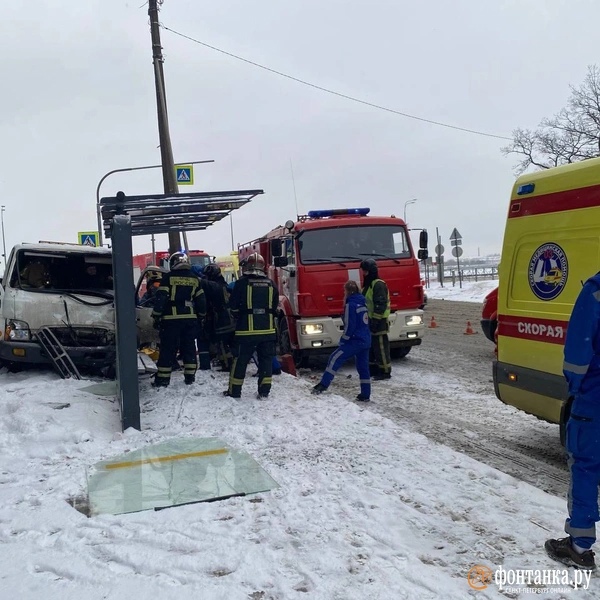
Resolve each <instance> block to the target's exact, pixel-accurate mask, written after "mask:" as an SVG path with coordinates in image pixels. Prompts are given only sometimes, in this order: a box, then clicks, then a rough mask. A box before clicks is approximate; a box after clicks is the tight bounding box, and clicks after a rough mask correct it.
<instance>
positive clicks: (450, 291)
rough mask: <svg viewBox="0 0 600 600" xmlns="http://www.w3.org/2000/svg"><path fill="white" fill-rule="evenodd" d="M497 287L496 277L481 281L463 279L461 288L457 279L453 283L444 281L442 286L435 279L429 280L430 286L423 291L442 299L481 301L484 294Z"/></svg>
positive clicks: (428, 295)
mask: <svg viewBox="0 0 600 600" xmlns="http://www.w3.org/2000/svg"><path fill="white" fill-rule="evenodd" d="M497 287H498V280H497V279H486V280H483V281H472V280H468V281H463V283H462V288H461V287H460V284H459V282H458V280H457V281H456V283H455V285H454V286H453V285H452V282H450V281H446V282H445V283H444V287H442V286H441V285H440V284H439V283H438V282H437V281H432V282H431V287H429V288H427V289H426V290H425V291H426V293H427V297H428V298H443V299H444V300H461V301H463V302H482V301H483V299H484V297H485V295H486V294H487V293H489V292H491V291H492V290H493V289H495V288H497Z"/></svg>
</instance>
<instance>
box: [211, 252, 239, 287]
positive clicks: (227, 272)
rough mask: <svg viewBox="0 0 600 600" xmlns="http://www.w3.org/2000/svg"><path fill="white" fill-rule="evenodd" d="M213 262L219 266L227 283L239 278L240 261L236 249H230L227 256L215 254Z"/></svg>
mask: <svg viewBox="0 0 600 600" xmlns="http://www.w3.org/2000/svg"><path fill="white" fill-rule="evenodd" d="M215 262H216V263H217V264H218V265H219V267H221V275H223V277H224V279H225V281H226V282H227V283H231V282H232V281H236V280H237V279H238V278H239V276H240V274H239V271H240V261H239V259H238V253H237V250H236V251H232V252H231V253H229V254H228V255H227V256H217V257H216V258H215Z"/></svg>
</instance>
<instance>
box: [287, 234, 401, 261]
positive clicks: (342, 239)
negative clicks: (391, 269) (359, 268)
mask: <svg viewBox="0 0 600 600" xmlns="http://www.w3.org/2000/svg"><path fill="white" fill-rule="evenodd" d="M298 249H299V251H300V261H301V262H302V263H303V264H316V263H339V262H343V261H350V260H356V261H361V260H364V259H365V258H374V259H375V260H378V259H386V258H389V259H399V258H410V257H411V256H412V254H411V251H410V246H409V243H408V239H407V234H406V229H405V228H404V227H401V226H399V225H356V226H353V227H335V228H333V227H332V228H329V229H309V230H306V231H304V232H303V233H302V234H301V235H300V237H299V239H298Z"/></svg>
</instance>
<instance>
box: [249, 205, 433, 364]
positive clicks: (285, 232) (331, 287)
mask: <svg viewBox="0 0 600 600" xmlns="http://www.w3.org/2000/svg"><path fill="white" fill-rule="evenodd" d="M369 212H370V209H368V208H350V209H331V210H314V211H310V212H309V213H308V214H307V215H305V216H300V217H298V219H297V221H291V220H290V221H287V222H286V224H285V226H279V227H276V228H275V229H273V230H272V231H270V232H269V233H267V234H266V235H265V236H263V237H261V238H259V239H257V240H254V241H252V242H248V243H246V244H243V245H240V246H239V249H238V250H239V259H240V262H242V261H243V260H244V258H245V257H247V256H248V255H250V254H252V253H253V252H258V253H260V254H261V255H262V256H263V257H264V259H265V261H266V263H267V265H268V275H269V277H270V278H271V279H272V280H273V281H274V282H275V285H276V286H277V288H278V290H279V297H280V302H279V310H278V315H277V320H278V343H279V350H280V352H281V353H282V354H286V353H290V354H292V356H294V359H295V361H296V362H297V363H298V362H300V361H302V359H304V358H308V357H309V356H310V355H311V354H316V353H320V352H323V351H326V352H327V351H330V350H331V349H332V348H334V347H335V346H337V345H338V344H339V339H340V336H341V334H342V331H343V323H342V314H343V310H344V289H343V288H344V283H345V282H346V281H348V280H350V279H352V280H354V281H356V282H357V283H358V284H359V285H362V272H361V270H360V263H361V262H362V261H363V260H364V259H366V258H373V259H375V261H376V262H377V266H378V270H379V277H380V278H381V279H383V280H384V281H385V282H386V284H387V286H388V289H389V293H390V304H391V313H390V317H389V323H390V332H389V339H390V347H391V349H392V355H393V356H395V357H397V358H398V357H404V356H406V355H407V354H408V353H409V351H410V349H411V348H412V347H413V346H417V345H419V344H420V343H421V340H422V337H423V333H424V331H425V329H424V325H423V311H422V310H421V309H420V308H419V307H420V306H422V305H423V304H424V293H423V285H422V282H421V277H420V274H419V259H425V258H427V250H426V247H427V232H425V231H423V232H421V237H420V246H421V250H420V251H419V254H418V256H417V255H415V253H414V252H413V248H412V244H411V241H410V237H409V234H408V230H407V227H406V224H405V223H404V221H403V220H402V219H399V218H397V217H395V216H388V217H374V216H368V214H369Z"/></svg>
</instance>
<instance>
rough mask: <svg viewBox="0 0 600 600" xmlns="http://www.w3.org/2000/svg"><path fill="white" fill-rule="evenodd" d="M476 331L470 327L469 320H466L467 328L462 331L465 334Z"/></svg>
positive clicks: (472, 333) (473, 333)
mask: <svg viewBox="0 0 600 600" xmlns="http://www.w3.org/2000/svg"><path fill="white" fill-rule="evenodd" d="M476 333H477V332H476V331H473V328H472V327H471V321H467V328H466V329H465V331H464V334H465V335H475V334H476Z"/></svg>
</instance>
